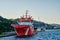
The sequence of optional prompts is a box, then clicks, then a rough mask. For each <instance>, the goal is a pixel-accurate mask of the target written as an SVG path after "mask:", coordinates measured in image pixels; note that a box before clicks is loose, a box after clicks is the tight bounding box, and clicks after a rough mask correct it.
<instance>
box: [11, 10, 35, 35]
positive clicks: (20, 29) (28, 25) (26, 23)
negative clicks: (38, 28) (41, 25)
mask: <svg viewBox="0 0 60 40" xmlns="http://www.w3.org/2000/svg"><path fill="white" fill-rule="evenodd" d="M17 23H18V24H11V26H12V27H13V28H14V29H15V32H16V34H17V36H31V35H33V34H35V30H34V26H33V23H32V18H31V17H30V16H28V15H27V11H26V15H25V17H24V16H23V17H21V18H20V19H19V20H18V21H17Z"/></svg>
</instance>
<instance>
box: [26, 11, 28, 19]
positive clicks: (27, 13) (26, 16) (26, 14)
mask: <svg viewBox="0 0 60 40" xmlns="http://www.w3.org/2000/svg"><path fill="white" fill-rule="evenodd" d="M27 14H28V10H26V19H27Z"/></svg>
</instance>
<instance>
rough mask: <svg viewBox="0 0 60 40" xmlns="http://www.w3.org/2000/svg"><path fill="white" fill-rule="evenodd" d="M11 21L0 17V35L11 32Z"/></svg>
mask: <svg viewBox="0 0 60 40" xmlns="http://www.w3.org/2000/svg"><path fill="white" fill-rule="evenodd" d="M12 22H13V20H12V19H6V18H3V17H1V16H0V34H1V33H3V32H8V31H12V30H13V28H12V27H11V24H12Z"/></svg>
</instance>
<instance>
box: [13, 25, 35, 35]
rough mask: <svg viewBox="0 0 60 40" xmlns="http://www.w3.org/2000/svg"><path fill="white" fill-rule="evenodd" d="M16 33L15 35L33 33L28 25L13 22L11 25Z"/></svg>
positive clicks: (32, 29)
mask: <svg viewBox="0 0 60 40" xmlns="http://www.w3.org/2000/svg"><path fill="white" fill-rule="evenodd" d="M12 26H13V27H14V29H15V31H16V33H17V36H31V35H33V34H35V31H34V28H33V27H32V26H31V27H30V26H28V25H18V24H13V25H12Z"/></svg>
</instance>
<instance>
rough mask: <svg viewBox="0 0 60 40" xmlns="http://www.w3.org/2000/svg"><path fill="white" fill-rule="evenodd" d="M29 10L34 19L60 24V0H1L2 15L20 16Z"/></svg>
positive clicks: (0, 12) (0, 13)
mask: <svg viewBox="0 0 60 40" xmlns="http://www.w3.org/2000/svg"><path fill="white" fill-rule="evenodd" d="M26 10H29V11H28V14H29V15H32V16H33V18H34V19H36V20H39V21H42V22H45V23H58V24H60V0H0V15H1V16H3V17H5V18H19V17H20V16H22V15H23V14H25V13H26Z"/></svg>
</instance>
